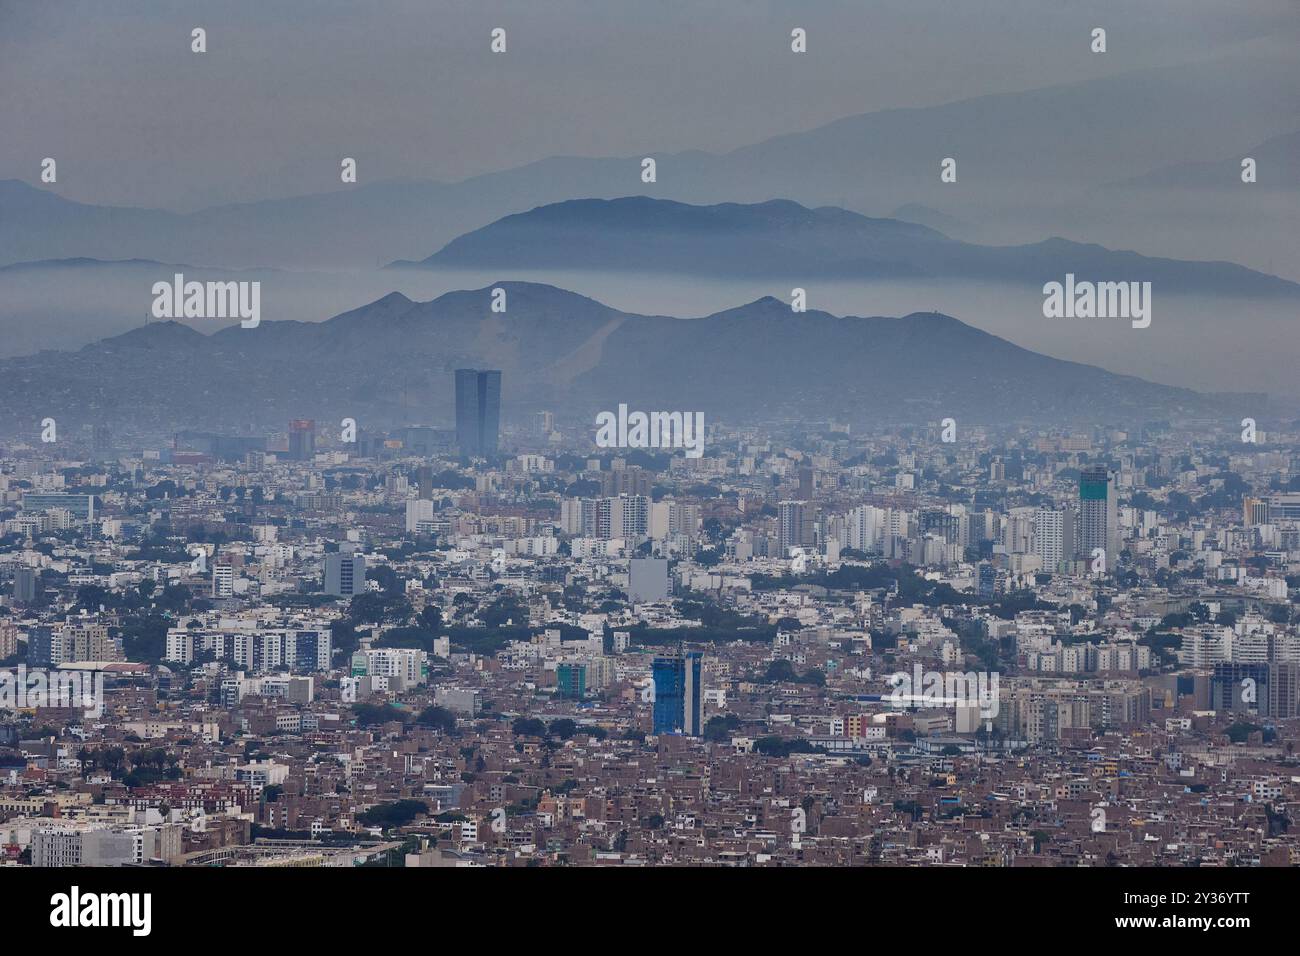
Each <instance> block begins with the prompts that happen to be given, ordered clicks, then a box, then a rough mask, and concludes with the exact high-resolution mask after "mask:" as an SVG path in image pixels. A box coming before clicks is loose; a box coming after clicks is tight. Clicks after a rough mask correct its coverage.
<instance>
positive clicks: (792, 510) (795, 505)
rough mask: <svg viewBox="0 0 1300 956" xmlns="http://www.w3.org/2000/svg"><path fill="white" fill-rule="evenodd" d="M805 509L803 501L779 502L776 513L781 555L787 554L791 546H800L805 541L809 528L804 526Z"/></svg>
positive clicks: (805, 503) (805, 518)
mask: <svg viewBox="0 0 1300 956" xmlns="http://www.w3.org/2000/svg"><path fill="white" fill-rule="evenodd" d="M807 510H808V504H807V502H804V501H783V502H781V504H780V507H779V508H778V511H777V514H778V520H779V522H780V529H779V531H778V538H779V543H780V546H781V556H782V557H785V556H787V555H788V554H789V553H790V549H791V548H798V547H802V546H803V545H804V544H805V543H807V541H808V538H809V534H808V532H809V530H810V529H809V528H808V527H806V525H807V522H808V519H807Z"/></svg>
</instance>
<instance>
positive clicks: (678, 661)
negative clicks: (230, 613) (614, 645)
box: [651, 651, 704, 737]
mask: <svg viewBox="0 0 1300 956" xmlns="http://www.w3.org/2000/svg"><path fill="white" fill-rule="evenodd" d="M703 658H704V655H703V654H701V653H699V652H698V651H692V652H690V653H687V654H671V655H667V656H664V657H656V658H655V659H654V664H653V665H652V666H651V674H652V676H653V678H654V682H655V706H654V732H655V733H656V734H685V735H686V736H688V737H698V736H699V735H700V731H701V729H702V726H703V720H702V717H703V714H704V686H703V681H702V680H701V672H702V670H703V666H702V661H703Z"/></svg>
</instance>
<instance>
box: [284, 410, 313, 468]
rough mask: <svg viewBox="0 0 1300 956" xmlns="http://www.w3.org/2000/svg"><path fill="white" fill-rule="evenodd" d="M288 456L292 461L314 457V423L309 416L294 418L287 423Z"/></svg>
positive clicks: (309, 459) (307, 459)
mask: <svg viewBox="0 0 1300 956" xmlns="http://www.w3.org/2000/svg"><path fill="white" fill-rule="evenodd" d="M289 457H290V458H292V459H293V460H294V461H311V460H312V459H313V458H315V457H316V423H315V422H314V421H312V420H311V419H310V418H295V419H294V420H293V421H291V422H290V423H289Z"/></svg>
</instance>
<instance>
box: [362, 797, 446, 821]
mask: <svg viewBox="0 0 1300 956" xmlns="http://www.w3.org/2000/svg"><path fill="white" fill-rule="evenodd" d="M428 813H429V805H428V804H427V803H425V802H424V801H423V800H398V801H396V802H394V803H381V804H378V805H376V806H373V807H371V808H370V809H369V810H366V811H365V812H363V813H361V814H360V815H359V816H358V817H357V822H358V823H360V824H361V825H362V826H367V827H384V828H389V827H404V826H406V825H407V824H408V823H411V822H413V821H414V820H415V818H416V817H419V816H427V815H428Z"/></svg>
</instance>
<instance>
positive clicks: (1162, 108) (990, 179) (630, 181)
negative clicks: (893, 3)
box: [0, 58, 1300, 278]
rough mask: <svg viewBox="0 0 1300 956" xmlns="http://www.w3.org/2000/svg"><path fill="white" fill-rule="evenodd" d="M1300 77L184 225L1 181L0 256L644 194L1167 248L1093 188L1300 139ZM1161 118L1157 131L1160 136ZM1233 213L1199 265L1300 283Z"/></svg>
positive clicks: (279, 259)
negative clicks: (1242, 265) (943, 177)
mask: <svg viewBox="0 0 1300 956" xmlns="http://www.w3.org/2000/svg"><path fill="white" fill-rule="evenodd" d="M1294 79H1295V77H1294V65H1293V63H1292V62H1290V61H1288V60H1285V59H1281V60H1269V59H1263V58H1256V59H1252V60H1251V62H1250V65H1249V69H1241V68H1240V64H1235V65H1234V64H1231V63H1222V64H1220V63H1197V64H1187V65H1180V66H1173V67H1161V68H1155V69H1150V70H1143V71H1136V72H1133V73H1129V74H1125V75H1122V76H1114V77H1108V78H1105V79H1098V80H1091V81H1087V82H1080V83H1072V84H1066V85H1061V86H1055V87H1050V88H1046V89H1039V90H1031V91H1026V92H1017V93H1004V94H996V95H991V96H981V97H977V98H971V99H966V100H961V101H957V102H954V103H949V104H943V105H940V106H931V107H925V108H913V109H893V110H883V111H878V112H873V113H867V114H863V115H860V116H852V117H847V118H844V119H841V120H837V121H835V122H833V123H828V124H826V125H823V126H820V127H817V128H815V129H810V130H805V131H801V132H796V133H790V134H787V135H782V136H776V137H773V138H771V139H768V140H765V141H763V142H760V143H756V144H753V145H751V146H745V147H742V148H740V149H736V150H732V151H730V152H728V153H723V154H709V153H703V152H697V151H691V152H681V153H676V154H668V153H665V154H653V153H652V154H651V155H654V156H655V158H656V160H657V162H658V177H657V182H655V183H654V184H650V185H647V184H643V183H642V182H641V180H640V172H641V168H640V161H641V158H642V157H641V156H639V155H638V156H625V157H617V158H598V159H594V158H579V157H553V158H549V159H544V160H541V161H538V162H535V163H531V164H528V165H525V166H521V167H518V168H515V169H509V170H504V171H500V172H494V173H489V174H485V175H482V176H477V177H474V178H471V179H467V180H464V181H462V182H457V183H441V182H430V181H422V180H409V181H386V182H365V181H363V182H362V183H360V184H357V185H355V186H348V187H340V188H339V189H337V190H336V191H333V192H325V193H318V194H314V195H306V196H299V197H291V198H284V199H273V200H265V201H261V202H252V203H239V204H233V205H226V206H218V207H213V208H209V209H203V210H199V211H197V212H192V213H185V214H179V213H173V212H165V211H160V210H152V209H140V208H126V207H107V206H95V205H88V204H85V203H79V202H74V201H71V200H68V199H64V198H62V197H60V196H59V195H58V194H57V190H58V189H59V188H61V187H59V186H52V187H36V186H30V185H27V184H25V183H22V182H19V181H17V180H7V181H0V264H4V263H11V262H19V261H24V260H38V259H60V258H68V257H74V256H87V257H92V258H100V259H124V258H127V259H129V258H143V259H156V260H160V261H175V260H180V261H185V262H196V263H202V264H204V265H206V266H208V267H211V268H226V269H230V268H259V267H261V268H273V267H278V268H291V269H302V268H307V269H316V268H334V267H346V268H370V267H374V266H376V265H379V264H382V263H386V262H391V261H393V260H396V259H410V258H413V257H416V256H419V255H424V254H427V253H428V252H429V251H431V250H433V249H437V248H439V247H440V246H442V245H443V244H445V243H447V242H449V241H451V240H452V239H454V238H455V237H456V236H458V235H461V234H462V233H465V232H467V231H469V230H473V229H477V228H479V227H482V226H484V225H486V224H488V223H491V222H494V221H495V220H498V219H500V218H501V217H502V216H506V215H509V214H511V213H517V212H522V211H525V210H528V209H532V208H534V207H537V206H539V205H544V204H548V203H553V202H557V201H560V200H565V199H572V198H574V197H578V196H591V197H600V198H613V197H619V196H627V195H630V194H634V193H637V192H647V193H650V194H651V195H654V196H656V197H658V198H669V199H676V200H679V201H682V202H689V203H717V202H721V201H731V202H744V203H753V202H761V201H764V200H768V199H771V198H772V197H776V196H784V197H789V198H791V199H793V200H795V201H797V202H800V203H802V204H804V205H808V206H813V207H817V206H823V205H835V206H839V207H843V208H848V209H853V210H857V211H859V212H865V213H880V212H882V211H886V210H894V209H897V208H899V207H900V206H901V207H903V208H913V207H914V206H916V205H921V206H924V207H927V208H928V209H929V210H930V212H929V213H927V215H926V218H925V221H926V222H929V223H931V224H939V223H941V222H944V221H948V222H954V221H957V220H960V221H963V222H966V223H971V224H975V229H976V230H977V233H978V234H974V233H972V234H968V233H966V232H962V235H963V237H964V238H979V239H980V240H981V241H997V242H1013V241H1014V242H1024V241H1028V240H1031V239H1038V238H1041V237H1043V236H1046V235H1070V236H1074V237H1087V238H1093V239H1099V240H1101V241H1104V242H1106V243H1108V244H1109V245H1111V246H1115V245H1118V244H1119V243H1120V242H1122V243H1123V244H1124V245H1125V246H1129V247H1135V248H1145V249H1147V250H1148V251H1153V252H1162V251H1165V250H1166V249H1167V248H1168V246H1166V245H1165V243H1170V242H1177V241H1178V237H1177V236H1176V235H1170V234H1169V230H1168V229H1163V230H1162V229H1161V228H1160V220H1159V217H1157V218H1156V221H1154V222H1152V221H1151V220H1152V216H1151V214H1150V210H1147V209H1144V208H1143V207H1142V204H1141V203H1136V204H1135V203H1134V200H1133V195H1132V189H1131V188H1128V189H1124V190H1107V189H1099V188H1098V187H1102V186H1104V185H1106V184H1111V183H1118V182H1131V181H1133V180H1134V179H1135V178H1136V177H1142V176H1143V175H1144V174H1149V173H1150V172H1151V171H1152V170H1161V169H1164V168H1166V167H1169V166H1170V165H1171V164H1174V163H1188V162H1191V163H1204V162H1210V161H1217V160H1219V159H1221V158H1222V156H1223V144H1224V143H1240V144H1242V148H1243V149H1252V148H1254V145H1255V144H1263V143H1265V142H1266V141H1268V140H1271V139H1272V138H1275V137H1279V136H1283V135H1285V134H1291V133H1294V132H1295V131H1296V130H1298V129H1300V99H1298V98H1297V97H1295V96H1294V93H1293V89H1294ZM1189 103H1195V108H1189V106H1188V104H1189ZM1206 117H1213V118H1214V120H1213V122H1206ZM1157 123H1158V126H1159V130H1160V135H1159V136H1153V135H1151V130H1152V128H1153V124H1157ZM945 157H953V158H955V159H956V160H957V163H958V179H957V182H956V183H948V184H944V183H941V182H940V181H939V162H940V160H941V159H943V158H945ZM1228 172H1231V170H1228ZM1212 174H1213V171H1212ZM1157 180H1160V176H1159V175H1158V176H1157ZM1277 181H1279V173H1278V171H1277V170H1275V169H1274V170H1270V169H1268V168H1267V167H1262V168H1261V173H1260V183H1261V191H1262V189H1264V188H1271V187H1264V186H1263V184H1266V183H1269V182H1277ZM1154 185H1156V186H1159V185H1163V181H1158V182H1157V183H1155V184H1154ZM1293 192H1294V191H1293V190H1292V191H1291V192H1290V193H1288V192H1287V191H1286V190H1280V191H1279V190H1274V191H1273V192H1272V193H1271V195H1272V197H1273V202H1274V203H1285V204H1287V206H1286V208H1291V207H1292V206H1294V204H1295V200H1294V197H1293ZM1261 194H1262V192H1261ZM1206 201H1208V200H1206ZM1216 202H1222V199H1219V200H1216ZM1240 202H1241V199H1240V198H1239V197H1238V195H1236V194H1234V195H1232V196H1231V200H1230V201H1229V202H1227V203H1226V204H1224V205H1223V206H1222V208H1219V207H1217V206H1216V207H1215V209H1214V212H1215V214H1216V215H1217V217H1218V225H1217V226H1216V230H1215V235H1214V236H1213V237H1212V238H1213V247H1212V248H1209V249H1199V248H1198V249H1197V250H1196V255H1195V257H1196V258H1200V257H1201V256H1202V255H1208V254H1213V255H1215V256H1217V257H1219V258H1227V259H1233V260H1235V261H1248V260H1244V259H1243V257H1242V256H1239V255H1236V254H1234V252H1235V250H1236V248H1237V247H1238V246H1241V247H1242V248H1247V247H1248V248H1249V249H1250V250H1251V251H1252V254H1254V255H1255V256H1256V257H1257V260H1258V261H1259V262H1261V263H1266V262H1267V261H1268V259H1269V258H1270V257H1271V256H1272V255H1273V252H1272V250H1273V249H1274V248H1277V250H1278V253H1277V254H1278V255H1280V256H1285V257H1286V262H1285V263H1284V264H1279V267H1278V269H1277V270H1276V271H1277V272H1279V273H1281V274H1286V275H1293V276H1295V277H1298V278H1300V274H1297V273H1296V272H1295V271H1293V269H1292V267H1293V266H1294V265H1295V262H1294V255H1293V252H1292V251H1288V250H1287V249H1286V248H1285V244H1284V238H1285V237H1286V236H1287V235H1293V233H1286V232H1280V231H1279V230H1281V229H1284V228H1285V225H1286V223H1285V220H1281V221H1278V220H1271V219H1267V218H1265V219H1261V218H1260V217H1259V216H1256V215H1253V214H1250V215H1246V214H1243V212H1242V209H1241V206H1240ZM945 217H948V218H947V219H946V220H945ZM1261 236H1262V238H1260V237H1261ZM1275 236H1276V237H1277V239H1276V241H1275V240H1274V237H1275ZM1283 265H1285V268H1284V267H1283Z"/></svg>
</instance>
